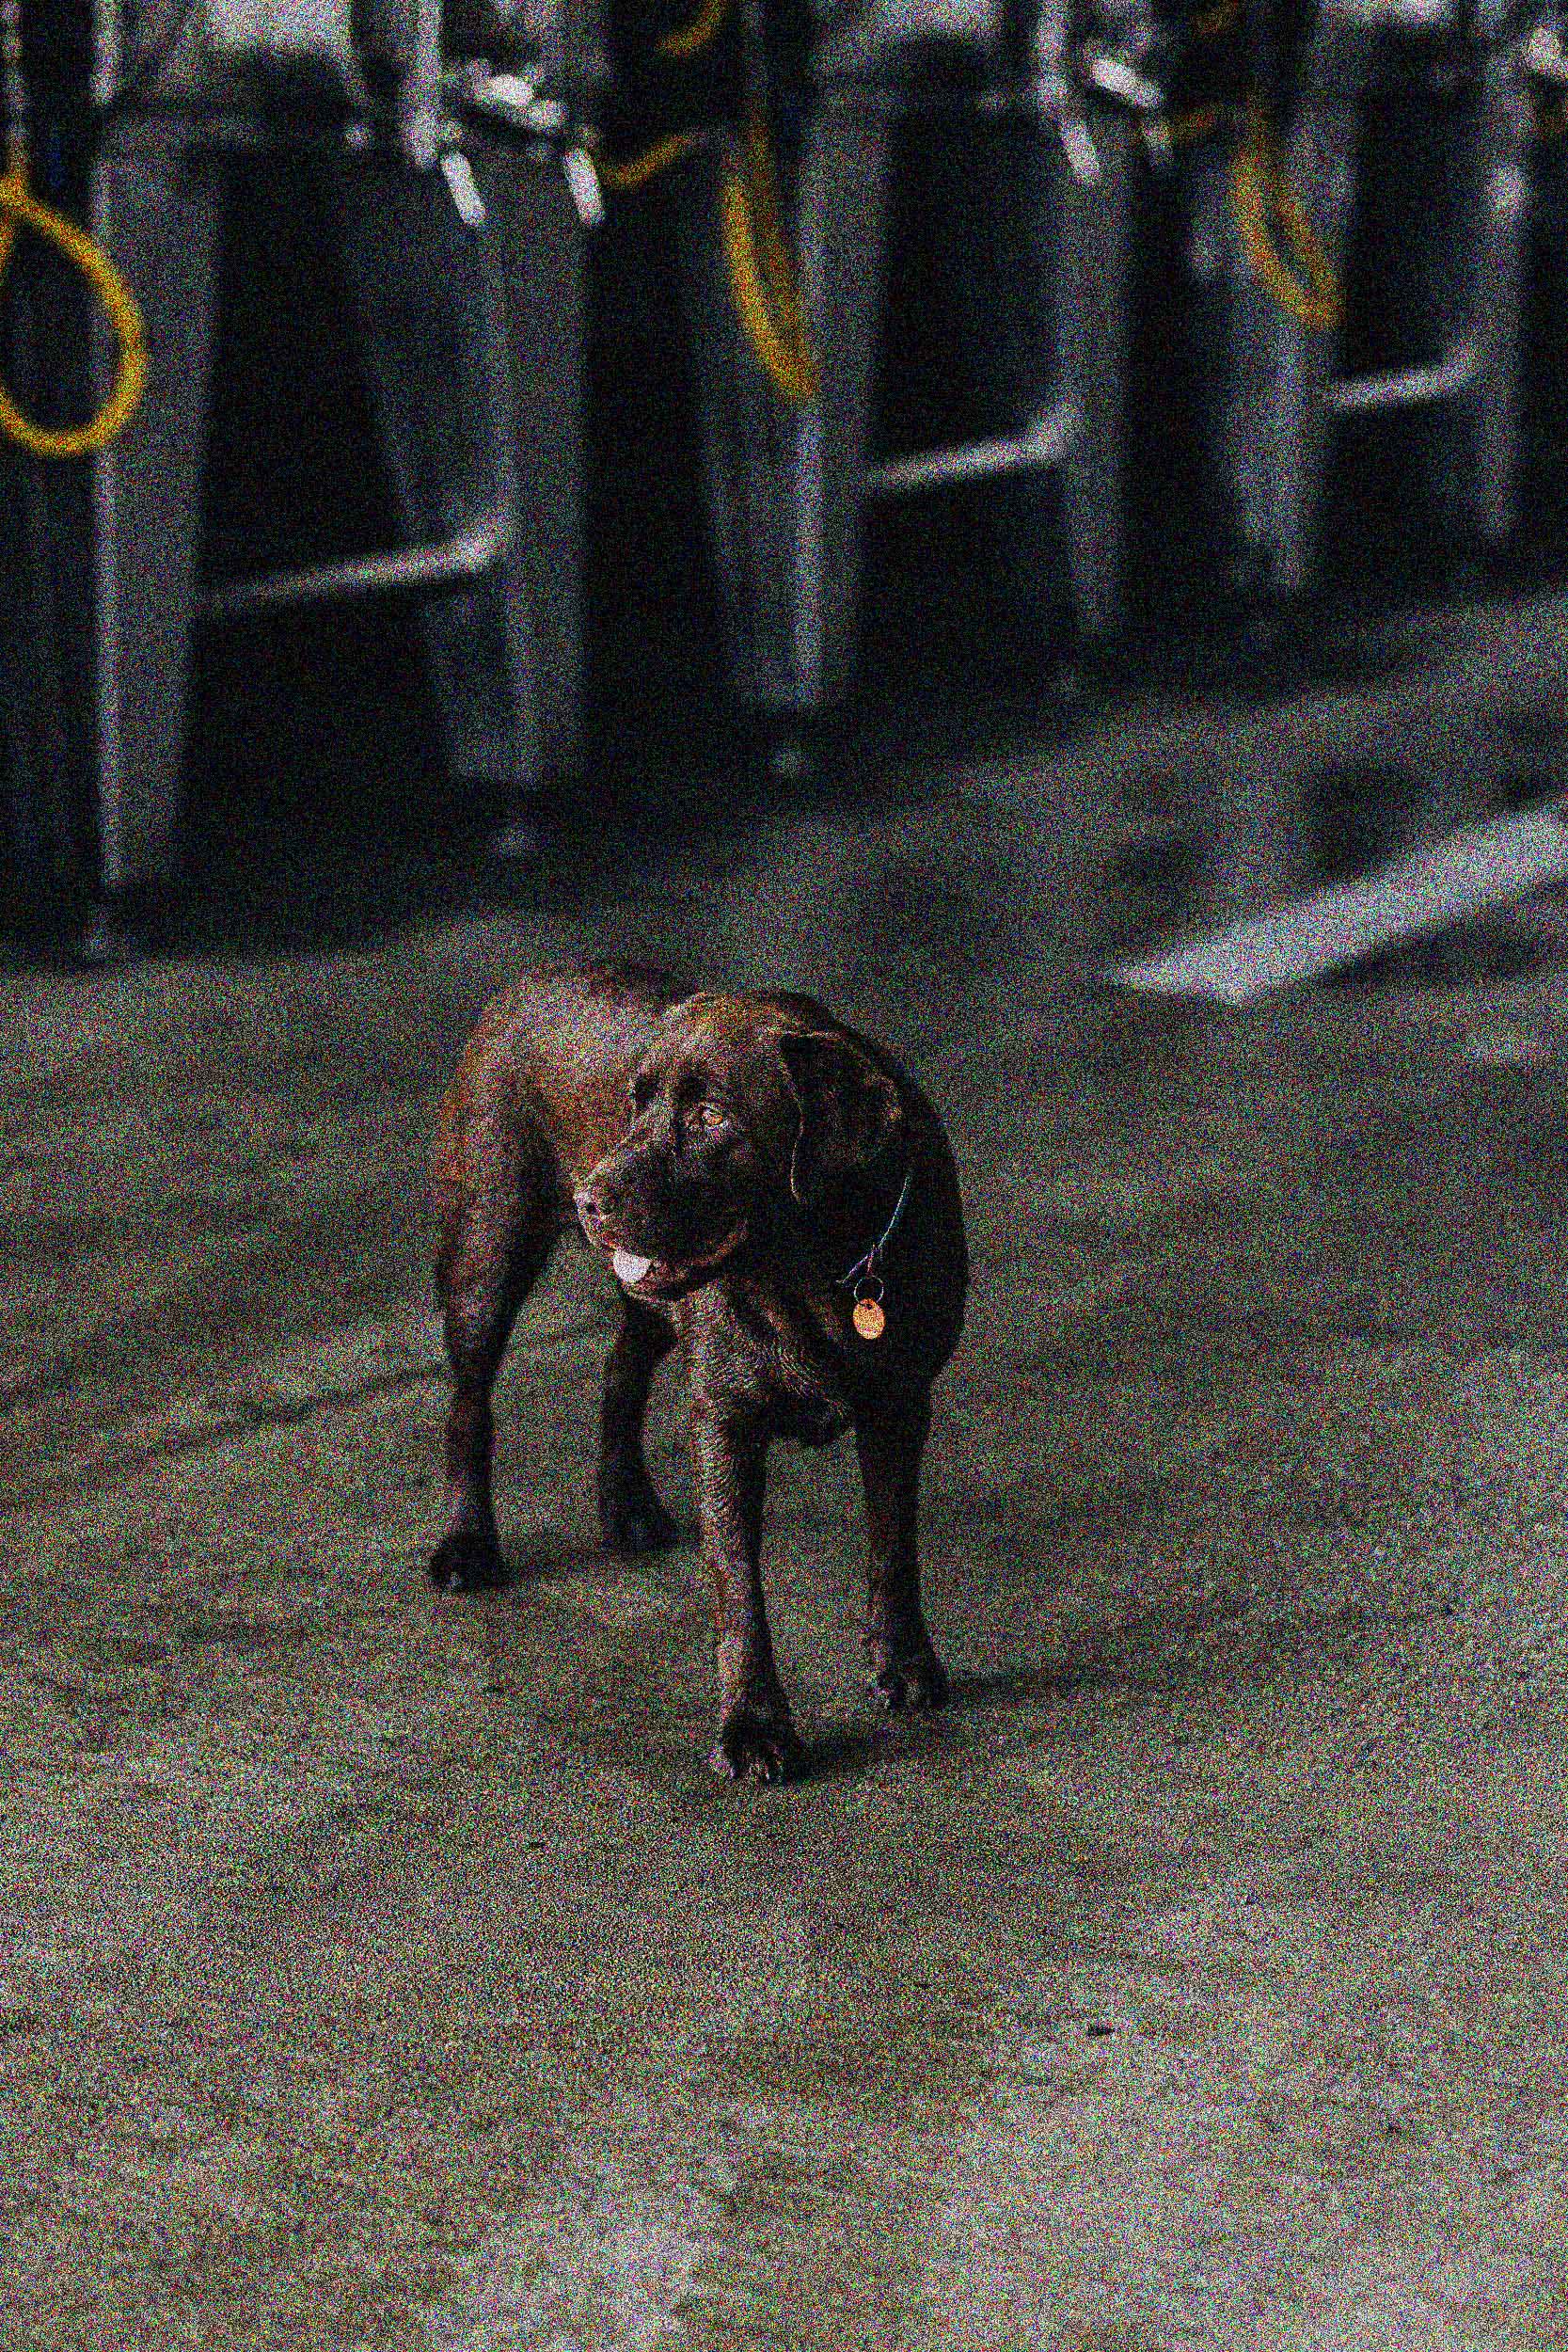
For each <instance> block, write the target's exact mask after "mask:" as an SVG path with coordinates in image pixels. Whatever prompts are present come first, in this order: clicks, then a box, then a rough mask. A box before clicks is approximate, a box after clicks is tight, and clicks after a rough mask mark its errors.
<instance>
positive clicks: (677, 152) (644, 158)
mask: <svg viewBox="0 0 1568 2352" xmlns="http://www.w3.org/2000/svg"><path fill="white" fill-rule="evenodd" d="M704 143H705V142H704V135H703V133H702V132H701V131H672V132H671V133H670V135H669V136H668V138H662V139H655V141H654V143H653V145H652V146H651V147H645V148H644V149H643V150H642V151H641V154H640V155H628V156H627V158H626V162H625V163H620V164H615V163H611V162H610V159H609V157H608V156H601V157H599V158H598V173H599V179H600V182H601V183H602V184H603V185H604V186H605V187H607V188H608V189H609V190H610V194H611V195H612V196H635V195H636V193H637V191H638V189H639V188H645V187H646V186H647V184H648V183H649V181H650V180H657V178H658V175H659V173H660V172H661V171H668V170H669V169H670V167H671V166H672V164H678V163H680V162H682V161H683V160H684V158H685V157H686V156H688V155H691V154H695V152H696V151H697V149H698V148H699V147H701V146H703V145H704Z"/></svg>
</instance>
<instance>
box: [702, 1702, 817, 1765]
mask: <svg viewBox="0 0 1568 2352" xmlns="http://www.w3.org/2000/svg"><path fill="white" fill-rule="evenodd" d="M804 1761H805V1750H804V1749H803V1748H802V1747H801V1745H800V1740H799V1739H798V1738H797V1737H796V1733H795V1726H794V1724H792V1723H791V1722H790V1720H789V1718H788V1716H787V1715H784V1716H782V1717H781V1716H777V1715H760V1714H757V1713H754V1712H753V1711H752V1709H751V1708H736V1711H735V1713H734V1714H733V1715H727V1716H726V1717H725V1718H724V1721H723V1722H722V1723H721V1724H720V1726H719V1737H718V1740H716V1741H715V1742H714V1749H713V1754H712V1755H711V1756H709V1757H708V1765H709V1768H710V1769H711V1770H712V1771H713V1772H717V1773H718V1774H719V1777H720V1779H721V1780H760V1781H780V1780H793V1779H794V1778H795V1777H796V1775H797V1774H798V1773H799V1772H800V1767H801V1765H802V1763H803V1762H804Z"/></svg>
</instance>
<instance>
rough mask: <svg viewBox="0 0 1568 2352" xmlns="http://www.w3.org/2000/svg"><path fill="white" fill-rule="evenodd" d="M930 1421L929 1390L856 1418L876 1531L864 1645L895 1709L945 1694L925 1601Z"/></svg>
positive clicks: (880, 1693)
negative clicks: (924, 1467) (923, 1493)
mask: <svg viewBox="0 0 1568 2352" xmlns="http://www.w3.org/2000/svg"><path fill="white" fill-rule="evenodd" d="M930 1421H931V1401H930V1395H929V1392H928V1391H922V1392H921V1393H919V1394H918V1395H916V1396H914V1397H912V1398H910V1397H906V1398H903V1399H901V1400H899V1401H897V1402H896V1403H895V1402H893V1401H891V1400H890V1401H888V1402H885V1403H883V1404H882V1405H880V1406H876V1407H869V1408H867V1409H865V1410H863V1411H862V1412H860V1413H858V1414H857V1416H856V1419H855V1444H856V1449H857V1451H858V1453H859V1454H860V1460H861V1476H862V1479H863V1483H864V1486H865V1510H866V1519H867V1523H868V1528H869V1533H870V1537H871V1576H870V1584H869V1588H868V1593H867V1608H866V1621H865V1647H866V1655H867V1657H868V1659H869V1661H870V1664H871V1691H872V1695H873V1697H874V1698H875V1699H876V1700H877V1701H878V1703H879V1705H880V1706H882V1707H885V1708H888V1709H889V1711H890V1712H892V1713H897V1712H899V1711H900V1710H902V1709H904V1708H926V1707H941V1706H942V1703H943V1701H944V1700H945V1699H946V1696H947V1676H946V1672H945V1670H944V1669H943V1666H942V1661H941V1659H940V1658H939V1657H938V1656H937V1653H936V1648H935V1645H934V1644H933V1643H932V1640H931V1636H930V1634H929V1633H928V1631H927V1627H926V1619H925V1615H924V1613H923V1612H922V1610H921V1606H920V1555H919V1551H918V1549H917V1519H918V1513H919V1497H920V1461H921V1455H922V1454H923V1453H924V1451H925V1446H926V1437H927V1430H928V1429H929V1427H930Z"/></svg>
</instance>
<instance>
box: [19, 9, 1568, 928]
mask: <svg viewBox="0 0 1568 2352" xmlns="http://www.w3.org/2000/svg"><path fill="white" fill-rule="evenodd" d="M8 23H9V27H10V31H9V37H8V69H7V76H6V85H5V87H6V101H5V103H6V110H7V122H8V138H9V147H8V152H9V154H10V156H11V167H10V171H9V174H8V179H7V182H6V183H5V186H6V188H7V189H8V191H9V194H8V199H6V206H5V209H4V210H3V211H0V221H5V222H8V223H14V224H15V226H14V228H12V229H0V237H4V240H5V242H4V246H3V247H0V345H3V350H0V379H3V381H4V384H5V387H6V400H5V404H4V410H3V413H0V720H3V730H0V785H3V791H0V802H3V807H4V827H3V833H0V920H3V924H4V930H5V933H6V936H7V937H8V939H10V940H11V942H12V943H13V944H20V946H22V948H23V951H24V952H25V953H36V952H40V951H41V952H45V953H55V952H64V953H66V954H68V955H72V956H77V955H85V956H87V958H89V959H92V958H96V957H100V956H104V955H114V954H118V953H120V952H123V951H125V950H127V949H132V950H134V949H136V948H139V947H145V946H158V945H159V944H163V943H170V942H175V943H177V942H179V941H181V940H186V941H190V940H195V939H198V938H200V937H202V936H204V935H209V934H212V933H213V932H214V930H222V929H223V928H224V927H225V926H228V925H230V924H231V923H233V922H239V923H240V924H242V925H243V926H253V925H256V924H260V925H261V928H262V930H267V929H268V928H269V927H271V928H273V929H278V928H279V927H280V928H281V929H282V930H288V929H289V928H290V927H291V926H297V925H298V924H299V923H300V922H301V921H306V922H308V923H309V925H311V926H313V927H314V928H316V929H320V927H321V926H323V925H325V926H326V928H327V930H328V931H329V932H332V931H341V932H345V933H353V932H354V931H355V930H356V929H359V928H363V926H364V925H365V924H366V923H372V924H374V923H376V922H378V921H380V920H382V919H384V917H385V915H386V914H387V912H388V908H389V907H395V906H397V905H400V904H403V905H406V904H409V903H420V904H422V903H428V902H431V901H432V900H434V901H435V902H436V903H441V902H442V901H443V900H455V901H456V902H458V903H467V902H470V901H471V900H472V899H473V898H474V897H475V896H476V895H478V896H479V897H481V898H483V897H486V896H488V897H495V896H497V895H499V896H501V897H503V898H504V897H505V896H506V895H507V894H508V893H509V892H515V890H517V889H518V888H523V889H525V890H526V889H527V888H529V887H531V878H533V879H537V877H538V876H539V874H540V872H541V871H542V870H546V869H548V868H549V866H550V865H551V862H552V861H556V862H558V863H559V862H561V861H566V862H571V861H572V860H574V859H580V858H582V857H585V856H586V857H590V858H591V857H592V855H593V854H594V850H595V847H596V846H598V847H602V843H603V838H604V835H603V826H604V821H605V818H606V817H607V814H609V813H610V812H613V814H614V820H615V824H616V827H617V828H618V829H619V837H620V838H621V839H622V840H623V841H625V842H626V843H628V844H633V843H635V840H636V839H637V838H638V835H639V831H640V829H641V832H643V833H646V831H647V830H648V829H649V828H652V829H655V830H657V828H658V827H659V826H661V825H663V824H666V823H668V822H671V821H673V822H675V823H677V824H678V825H680V826H682V827H685V826H688V825H689V824H690V823H692V822H693V821H698V822H703V821H707V822H711V823H713V824H715V825H718V826H722V825H723V824H724V823H725V822H726V821H727V820H728V817H729V815H730V814H731V813H732V812H733V811H734V809H735V807H736V805H737V804H738V803H737V796H738V801H739V802H745V803H750V804H754V803H756V802H758V801H759V800H760V802H761V803H764V804H767V803H770V802H776V801H778V800H780V799H781V798H784V799H787V798H788V796H790V795H792V794H798V793H799V792H800V791H802V790H805V791H807V792H811V791H820V790H822V789H825V788H832V789H837V788H840V787H843V788H846V789H848V790H850V791H860V792H864V791H869V790H873V789H875V788H876V787H877V780H878V779H879V778H880V779H882V780H883V781H885V780H886V779H887V778H889V777H895V776H896V774H897V772H898V771H899V768H900V764H901V763H904V764H907V763H908V762H910V761H911V760H929V759H930V758H931V757H933V756H934V757H935V758H937V759H938V760H939V761H940V760H941V759H942V758H944V757H950V756H956V755H959V754H961V753H963V752H964V751H966V750H973V749H975V748H976V747H978V748H983V749H987V750H998V749H1000V750H1005V751H1006V752H1007V753H1009V754H1013V753H1017V754H1019V755H1027V754H1028V752H1029V749H1030V747H1031V745H1035V744H1038V743H1043V742H1054V741H1056V740H1057V739H1059V738H1060V736H1061V734H1062V731H1063V729H1064V728H1067V729H1070V728H1071V727H1072V726H1073V725H1074V724H1076V723H1080V722H1081V719H1082V714H1083V712H1084V710H1085V705H1089V706H1092V705H1094V704H1096V703H1102V702H1104V701H1106V700H1109V701H1110V702H1111V703H1113V704H1115V703H1116V702H1117V700H1118V698H1119V699H1120V700H1121V701H1123V702H1125V701H1126V700H1127V698H1129V697H1136V696H1137V695H1139V694H1142V693H1145V692H1148V691H1151V690H1152V691H1157V692H1177V693H1180V692H1195V691H1196V693H1198V694H1199V695H1201V694H1203V693H1204V692H1219V693H1230V692H1232V691H1243V692H1247V691H1259V690H1260V689H1264V688H1266V686H1267V682H1268V681H1269V680H1271V679H1272V680H1275V681H1277V680H1278V678H1279V677H1280V676H1281V675H1291V674H1293V673H1294V672H1295V671H1297V670H1299V669H1300V667H1301V665H1302V664H1304V663H1305V664H1306V665H1307V668H1308V670H1311V669H1313V668H1314V667H1316V668H1317V669H1318V670H1320V671H1329V672H1332V671H1333V670H1334V669H1335V668H1336V667H1337V666H1339V667H1342V666H1343V665H1344V664H1346V663H1347V662H1348V663H1350V664H1351V665H1352V666H1354V665H1355V664H1356V663H1357V662H1363V661H1370V662H1373V663H1374V664H1375V661H1376V660H1377V650H1376V647H1377V640H1378V632H1379V629H1380V627H1382V625H1383V624H1384V623H1385V622H1386V618H1387V616H1388V615H1389V614H1390V613H1397V612H1402V611H1408V610H1411V609H1414V608H1416V607H1418V606H1419V605H1421V604H1422V602H1423V601H1425V602H1428V603H1430V602H1431V600H1432V599H1433V597H1434V596H1435V597H1437V598H1439V599H1441V598H1443V597H1446V596H1452V595H1454V594H1455V593H1456V592H1458V593H1459V594H1461V595H1465V596H1474V595H1477V594H1480V595H1481V596H1485V597H1492V596H1497V597H1502V598H1507V597H1510V596H1518V595H1519V594H1521V593H1522V592H1525V591H1537V590H1540V589H1541V588H1542V587H1544V586H1550V585H1551V584H1553V583H1555V582H1556V581H1557V580H1558V579H1559V578H1560V573H1561V568H1562V564H1563V561H1564V552H1565V543H1564V494H1563V485H1564V480H1565V470H1564V456H1565V450H1564V438H1565V433H1568V417H1565V412H1564V398H1563V379H1564V369H1563V366H1562V360H1561V354H1562V352H1563V349H1564V338H1565V335H1568V273H1565V268H1564V237H1563V227H1564V218H1565V213H1564V204H1565V191H1568V169H1565V163H1568V140H1565V139H1564V138H1563V136H1562V132H1563V128H1564V121H1565V108H1568V56H1565V51H1564V46H1563V40H1562V28H1561V24H1560V11H1559V9H1558V8H1557V7H1556V6H1555V5H1553V0H1527V4H1526V5H1524V6H1512V5H1510V6H1503V5H1501V4H1500V0H1495V4H1494V5H1489V6H1486V7H1480V8H1476V7H1468V6H1460V5H1457V0H1455V4H1454V5H1449V0H1354V4H1353V5H1349V6H1345V5H1339V6H1327V7H1323V8H1317V7H1314V6H1312V5H1311V0H1212V5H1208V6H1205V7H1200V8H1196V9H1194V8H1186V7H1184V6H1182V7H1178V6H1173V5H1165V4H1164V0H1162V4H1161V5H1158V6H1155V5H1151V4H1150V0H1092V4H1089V0H1084V4H1080V0H1050V5H1048V6H1047V7H1045V8H1042V9H1036V8H1033V7H1032V6H1028V5H1025V6H1022V7H1020V6H1016V5H1013V0H868V5H863V6H858V7H857V6H853V5H851V6H844V7H834V8H819V9H817V10H816V12H814V11H813V9H812V8H810V7H809V6H807V5H805V0H696V5H695V6H694V7H692V8H688V7H687V6H686V0H651V4H650V5H646V6H641V5H640V6H631V5H618V4H617V5H610V4H609V0H604V4H602V5H601V4H600V0H521V4H520V5H519V4H518V0H470V4H469V5H465V6H462V7H456V6H447V7H445V8H443V7H442V6H441V5H440V0H47V4H46V0H19V5H13V6H12V7H11V9H10V12H9V19H8ZM142 339H145V341H144V346H143V342H142ZM143 347H144V348H145V353H146V358H147V366H146V372H145V383H142V382H140V380H139V375H138V370H139V364H140V363H139V360H138V358H137V353H138V350H139V349H140V348H143ZM1365 797H1366V796H1365V795H1362V794H1360V793H1359V791H1358V792H1356V793H1351V794H1350V795H1348V797H1347V795H1346V793H1345V791H1344V790H1343V788H1342V787H1341V788H1340V790H1339V800H1340V802H1341V803H1344V804H1343V805H1342V806H1340V807H1339V809H1338V813H1335V812H1333V811H1331V812H1330V817H1329V818H1328V819H1327V820H1325V819H1324V818H1323V812H1322V810H1318V811H1316V812H1314V811H1310V810H1304V811H1298V812H1295V815H1296V816H1297V817H1298V818H1299V819H1300V822H1301V824H1302V825H1304V826H1306V827H1307V833H1308V834H1311V835H1312V842H1316V844H1317V846H1316V847H1315V848H1314V847H1312V842H1308V844H1307V850H1306V851H1305V852H1303V854H1302V855H1293V856H1292V857H1291V858H1290V859H1288V860H1287V863H1289V864H1291V866H1292V868H1293V869H1294V870H1297V871H1298V872H1299V871H1300V870H1301V868H1302V864H1303V855H1305V857H1306V865H1307V867H1308V868H1310V867H1311V866H1314V865H1315V864H1316V865H1321V864H1322V862H1323V857H1322V855H1320V852H1323V854H1325V855H1329V851H1328V850H1324V846H1323V840H1322V839H1321V838H1319V836H1321V835H1322V834H1323V826H1324V823H1325V821H1326V822H1327V823H1328V826H1329V830H1330V832H1333V831H1334V830H1335V828H1336V827H1338V831H1339V833H1340V834H1343V835H1344V837H1345V839H1347V840H1350V841H1351V842H1352V845H1353V848H1354V846H1355V845H1356V844H1359V845H1360V848H1361V849H1371V850H1375V849H1376V848H1377V847H1378V846H1379V844H1380V843H1386V840H1387V839H1388V838H1391V837H1393V835H1395V834H1398V835H1400V836H1401V837H1408V836H1409V835H1410V834H1411V831H1412V824H1413V821H1414V822H1415V827H1416V830H1417V831H1419V830H1420V823H1419V819H1420V817H1421V812H1419V811H1418V812H1415V817H1414V819H1413V814H1412V812H1411V811H1410V810H1409V809H1408V808H1406V809H1404V810H1402V812H1401V813H1400V814H1399V818H1398V822H1397V823H1396V822H1395V820H1394V818H1392V817H1391V816H1390V815H1389V813H1388V812H1387V811H1386V810H1382V811H1380V810H1379V808H1378V807H1377V806H1376V805H1370V806H1362V805H1354V806H1353V805H1351V804H1350V803H1352V802H1357V801H1358V800H1359V799H1364V798H1365ZM1376 798H1377V794H1376V790H1375V785H1374V787H1373V788H1372V790H1371V801H1372V802H1373V803H1375V802H1376ZM1465 813H1467V812H1466V811H1465V809H1464V808H1463V807H1461V806H1460V805H1459V804H1458V803H1456V801H1455V798H1454V793H1453V790H1452V789H1451V787H1444V789H1443V790H1442V791H1441V792H1440V793H1439V794H1438V797H1437V799H1436V800H1435V801H1434V803H1433V806H1432V808H1431V809H1429V810H1427V811H1426V812H1425V820H1426V822H1427V824H1428V827H1429V829H1440V827H1441V826H1442V825H1443V824H1444V823H1447V822H1449V821H1451V820H1452V819H1453V818H1455V816H1456V815H1463V814H1465ZM1206 821H1208V822H1209V823H1210V824H1211V826H1212V828H1213V829H1216V830H1217V831H1218V832H1219V833H1221V834H1223V833H1224V831H1225V829H1226V826H1227V822H1228V818H1227V812H1226V811H1225V809H1224V808H1223V807H1222V808H1219V809H1217V810H1216V811H1214V812H1212V816H1211V818H1210V819H1208V820H1206ZM1313 827H1316V833H1312V828H1313ZM1134 830H1136V828H1134ZM1169 830H1170V828H1169V824H1168V821H1167V815H1166V814H1163V813H1162V812H1161V811H1160V810H1159V809H1158V808H1157V807H1156V808H1152V809H1151V810H1150V811H1149V813H1148V831H1149V833H1150V834H1151V835H1153V836H1155V837H1160V836H1162V834H1168V833H1169ZM1306 837H1307V836H1306V835H1305V834H1304V836H1303V838H1304V840H1305V839H1306ZM1167 847H1168V849H1169V853H1170V855H1171V856H1172V857H1173V858H1174V859H1175V860H1176V861H1177V862H1178V863H1180V858H1181V856H1182V855H1183V854H1185V849H1186V848H1188V847H1190V845H1183V843H1182V842H1181V841H1180V840H1177V841H1175V842H1173V843H1169V844H1167ZM1330 849H1332V845H1330ZM628 853H631V854H635V851H634V850H631V851H629V852H628ZM1163 853H1164V852H1162V854H1163ZM1333 855H1338V856H1339V862H1340V863H1341V864H1342V863H1343V862H1344V855H1343V843H1341V845H1340V850H1339V851H1337V852H1334V853H1333V854H1332V855H1329V862H1330V864H1331V865H1332V863H1333ZM1265 863H1267V861H1265ZM1277 863H1278V860H1277V859H1276V860H1275V864H1277Z"/></svg>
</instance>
